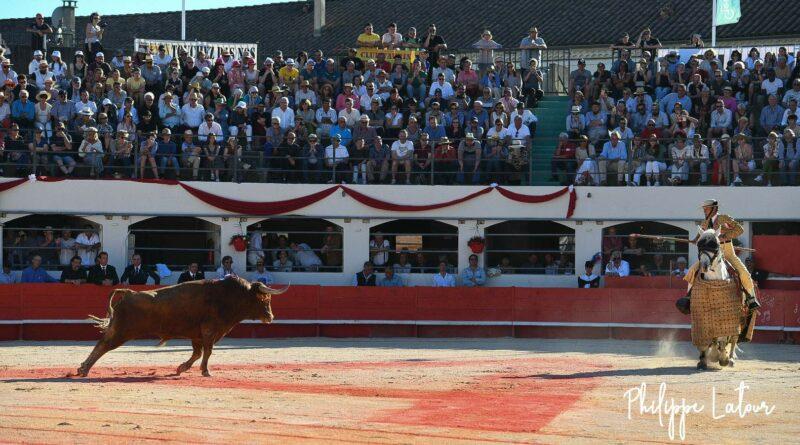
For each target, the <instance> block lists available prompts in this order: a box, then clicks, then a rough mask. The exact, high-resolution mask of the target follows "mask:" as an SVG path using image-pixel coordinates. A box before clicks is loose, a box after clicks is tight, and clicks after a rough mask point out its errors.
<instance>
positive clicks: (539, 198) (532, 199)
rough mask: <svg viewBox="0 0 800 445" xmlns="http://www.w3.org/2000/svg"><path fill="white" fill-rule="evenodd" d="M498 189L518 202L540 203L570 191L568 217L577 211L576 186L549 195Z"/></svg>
mask: <svg viewBox="0 0 800 445" xmlns="http://www.w3.org/2000/svg"><path fill="white" fill-rule="evenodd" d="M497 191H498V192H500V194H501V195H503V196H505V197H506V198H508V199H510V200H512V201H517V202H524V203H527V204H538V203H542V202H547V201H552V200H554V199H556V198H558V197H560V196H562V195H564V194H565V193H569V207H568V208H567V218H572V214H573V213H575V205H576V204H577V203H578V194H577V193H576V192H575V188H574V187H564V188H563V189H561V190H559V191H557V192H553V193H550V194H547V195H523V194H521V193H516V192H512V191H511V190H508V189H505V188H503V187H497Z"/></svg>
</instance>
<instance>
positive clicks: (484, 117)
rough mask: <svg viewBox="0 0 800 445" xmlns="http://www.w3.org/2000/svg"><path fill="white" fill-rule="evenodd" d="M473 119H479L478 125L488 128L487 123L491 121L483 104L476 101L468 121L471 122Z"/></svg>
mask: <svg viewBox="0 0 800 445" xmlns="http://www.w3.org/2000/svg"><path fill="white" fill-rule="evenodd" d="M473 118H476V119H478V125H479V126H480V127H482V128H486V121H488V120H489V112H487V111H486V109H484V108H483V102H481V101H479V100H476V101H475V102H473V103H472V109H471V110H469V111H468V112H467V115H466V119H465V120H466V121H471V120H472V119H473Z"/></svg>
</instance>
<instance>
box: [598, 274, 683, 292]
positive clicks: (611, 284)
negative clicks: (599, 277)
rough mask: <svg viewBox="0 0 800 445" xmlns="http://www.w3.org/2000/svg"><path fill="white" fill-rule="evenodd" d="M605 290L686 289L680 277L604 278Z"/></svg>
mask: <svg viewBox="0 0 800 445" xmlns="http://www.w3.org/2000/svg"><path fill="white" fill-rule="evenodd" d="M604 280H605V281H604V286H605V288H606V289H678V288H680V289H686V282H685V281H683V278H681V277H673V276H666V277H635V276H631V277H622V278H620V277H605V278H604Z"/></svg>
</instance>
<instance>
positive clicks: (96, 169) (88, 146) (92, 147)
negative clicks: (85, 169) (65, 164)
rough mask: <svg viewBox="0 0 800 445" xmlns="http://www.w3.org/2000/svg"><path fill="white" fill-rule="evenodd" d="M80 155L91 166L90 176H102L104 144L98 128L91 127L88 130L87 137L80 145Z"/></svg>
mask: <svg viewBox="0 0 800 445" xmlns="http://www.w3.org/2000/svg"><path fill="white" fill-rule="evenodd" d="M78 156H80V157H82V158H83V162H85V163H86V164H88V165H90V166H91V171H90V173H89V175H90V176H92V177H95V178H96V177H100V176H102V174H103V144H102V143H101V142H100V138H99V137H98V132H97V128H95V127H89V128H88V129H87V130H86V137H84V139H83V141H82V142H81V145H80V147H78Z"/></svg>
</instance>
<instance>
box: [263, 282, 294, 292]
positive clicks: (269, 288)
mask: <svg viewBox="0 0 800 445" xmlns="http://www.w3.org/2000/svg"><path fill="white" fill-rule="evenodd" d="M291 285H292V283H289V284H287V285H286V286H285V287H284V288H283V289H274V288H272V287H269V286H267V285H266V284H264V285H263V286H264V288H266V289H267V291H266V292H262V293H264V294H270V295H280V294H283V293H285V292H286V291H287V290H289V286H291Z"/></svg>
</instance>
